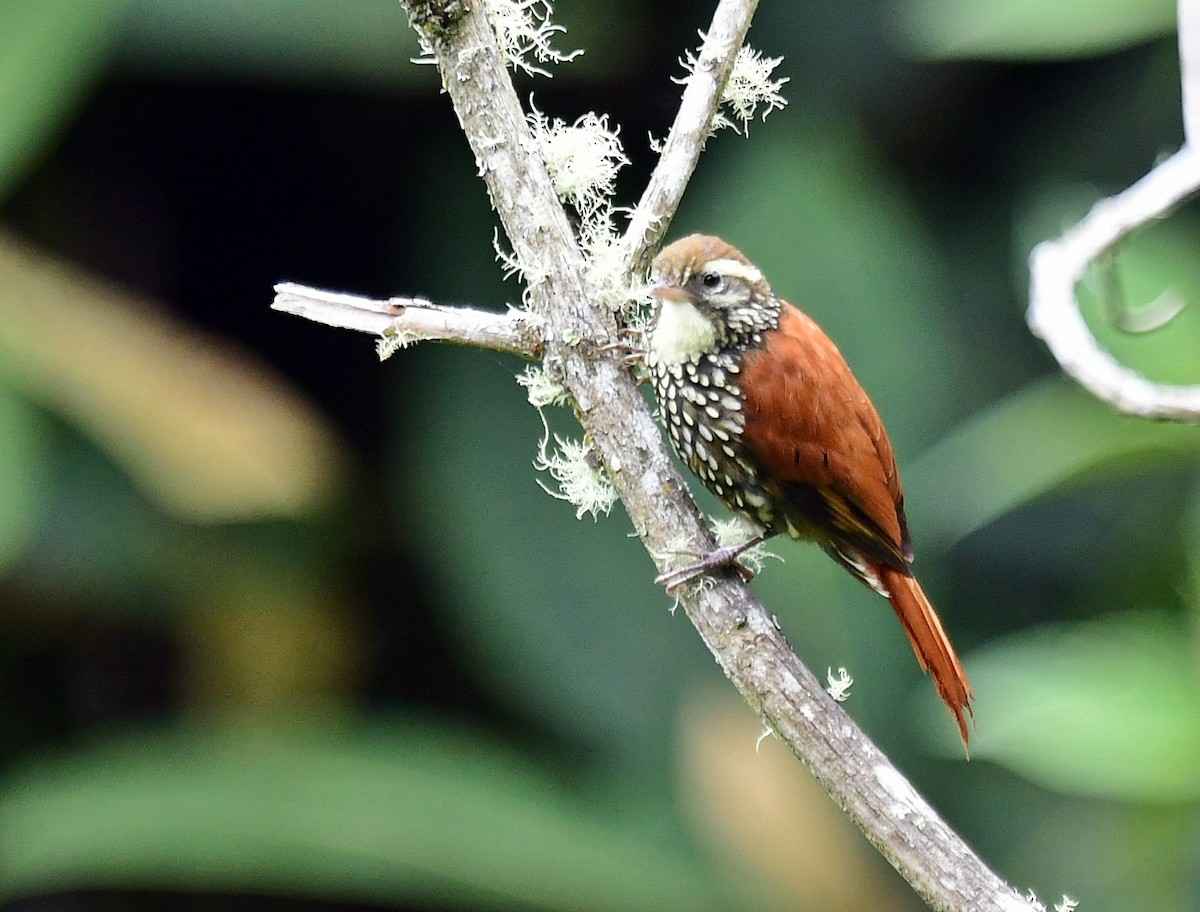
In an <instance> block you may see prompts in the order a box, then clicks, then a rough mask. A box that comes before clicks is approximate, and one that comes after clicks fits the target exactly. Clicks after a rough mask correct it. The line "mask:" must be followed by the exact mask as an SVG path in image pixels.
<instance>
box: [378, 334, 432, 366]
mask: <svg viewBox="0 0 1200 912" xmlns="http://www.w3.org/2000/svg"><path fill="white" fill-rule="evenodd" d="M421 339H422V336H420V335H418V334H417V333H414V332H408V331H406V330H401V329H390V330H387V331H385V332H384V334H383V335H382V336H380V337H379V338H378V339H376V340H375V354H377V355H378V356H379V360H380V361H386V360H387V359H388V358H390V357H391V356H392V355H394V354H396V352H398V351H400V350H401V349H402V348H408V347H409V346H410V345H413V344H414V343H417V342H420V341H421Z"/></svg>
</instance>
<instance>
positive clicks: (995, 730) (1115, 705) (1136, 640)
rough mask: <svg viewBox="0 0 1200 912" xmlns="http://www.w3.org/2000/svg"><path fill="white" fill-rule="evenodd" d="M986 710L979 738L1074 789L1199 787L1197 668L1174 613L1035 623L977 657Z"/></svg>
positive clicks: (1107, 793) (1163, 798) (1164, 792)
mask: <svg viewBox="0 0 1200 912" xmlns="http://www.w3.org/2000/svg"><path fill="white" fill-rule="evenodd" d="M971 679H972V683H973V684H974V686H975V689H976V691H977V692H978V693H979V694H981V695H982V696H981V697H980V700H979V702H978V704H977V705H976V713H977V715H978V717H979V719H980V720H981V724H980V726H979V729H978V731H977V732H976V735H975V737H974V739H973V740H972V744H971V755H972V757H973V758H975V759H980V760H990V761H993V762H995V763H999V764H1002V765H1004V766H1006V767H1008V768H1009V769H1012V770H1014V771H1016V772H1017V773H1020V774H1021V775H1023V776H1027V777H1028V778H1029V779H1030V780H1032V781H1033V782H1036V783H1039V784H1040V785H1042V786H1044V787H1046V788H1047V789H1050V790H1051V791H1054V792H1059V793H1062V794H1066V795H1081V796H1085V797H1091V798H1106V799H1113V800H1118V801H1130V802H1154V803H1157V802H1175V803H1185V802H1194V801H1195V800H1196V799H1197V798H1200V675H1198V674H1197V669H1196V644H1195V642H1194V640H1193V637H1192V636H1191V633H1190V631H1189V630H1188V629H1187V628H1186V627H1185V626H1184V625H1182V624H1181V623H1180V622H1179V621H1178V620H1177V619H1175V618H1172V617H1170V616H1169V615H1165V614H1162V613H1158V614H1130V615H1125V616H1115V617H1107V618H1104V619H1102V620H1097V621H1089V622H1086V623H1082V624H1076V625H1070V626H1059V627H1054V628H1038V629H1035V630H1032V631H1029V632H1026V633H1021V634H1017V635H1014V636H1012V637H1010V638H1009V639H1007V640H1004V641H1002V642H999V643H996V644H993V645H991V646H989V647H987V648H986V649H983V650H980V651H979V652H977V653H976V654H975V655H973V656H972V660H971Z"/></svg>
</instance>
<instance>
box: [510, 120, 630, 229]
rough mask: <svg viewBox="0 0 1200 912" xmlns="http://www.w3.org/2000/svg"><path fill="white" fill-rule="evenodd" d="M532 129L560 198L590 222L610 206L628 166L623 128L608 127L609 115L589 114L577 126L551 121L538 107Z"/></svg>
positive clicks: (577, 121)
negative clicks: (620, 173) (615, 186)
mask: <svg viewBox="0 0 1200 912" xmlns="http://www.w3.org/2000/svg"><path fill="white" fill-rule="evenodd" d="M529 127H530V129H531V130H533V135H534V137H535V138H536V139H537V142H538V145H539V146H540V147H541V150H542V157H543V158H544V159H545V161H546V168H547V170H548V171H549V172H550V179H551V180H552V181H553V182H554V189H555V191H557V193H558V195H559V198H560V199H562V200H563V201H565V202H568V203H570V204H571V205H572V206H574V207H575V209H576V211H577V212H578V213H579V215H580V217H581V218H582V219H583V220H584V221H585V222H587V221H589V220H590V219H592V218H593V217H595V216H596V215H597V214H598V213H599V212H600V211H601V210H602V209H603V208H604V207H605V206H606V205H607V203H608V198H609V197H610V196H611V195H612V192H613V182H614V181H615V180H616V177H617V172H618V171H620V170H621V168H622V167H623V166H625V165H627V164H629V159H628V158H626V157H625V150H624V149H623V148H622V147H621V137H620V135H619V134H620V129H619V128H616V129H612V128H610V127H609V126H608V116H607V115H603V114H596V113H595V112H593V111H589V112H588V113H587V114H584V115H583V116H582V117H580V118H579V119H578V120H576V121H575V123H573V124H568V123H566V122H564V121H561V120H559V119H558V118H555V119H554V120H550V119H548V118H547V117H546V115H544V114H543V113H542V112H541V111H539V110H538V109H537V108H533V109H532V110H531V111H530V113H529Z"/></svg>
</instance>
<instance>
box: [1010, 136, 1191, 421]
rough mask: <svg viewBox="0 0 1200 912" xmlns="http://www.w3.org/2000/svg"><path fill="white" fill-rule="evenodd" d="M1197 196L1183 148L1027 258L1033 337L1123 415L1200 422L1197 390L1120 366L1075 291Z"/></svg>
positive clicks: (1187, 153) (1188, 150)
mask: <svg viewBox="0 0 1200 912" xmlns="http://www.w3.org/2000/svg"><path fill="white" fill-rule="evenodd" d="M1198 190H1200V152H1198V151H1197V150H1196V149H1194V148H1192V147H1191V146H1184V147H1183V148H1182V149H1180V150H1179V151H1178V152H1177V153H1175V154H1174V155H1173V156H1171V157H1170V158H1169V159H1167V160H1166V161H1164V162H1163V163H1162V164H1160V165H1159V166H1158V167H1157V168H1155V169H1154V170H1153V171H1151V172H1150V173H1149V174H1147V175H1146V176H1145V177H1143V178H1142V179H1141V180H1139V181H1138V182H1137V183H1135V184H1133V185H1132V186H1131V187H1129V188H1128V189H1127V190H1125V191H1124V192H1122V193H1119V194H1117V195H1116V196H1113V197H1109V198H1108V199H1105V200H1101V201H1100V202H1098V203H1096V205H1095V206H1093V207H1092V210H1091V212H1089V213H1088V214H1087V215H1086V216H1085V217H1084V218H1083V220H1082V221H1080V222H1079V223H1078V224H1077V225H1075V226H1074V227H1073V228H1071V229H1070V230H1069V231H1067V232H1066V233H1065V234H1063V235H1062V237H1060V238H1057V239H1055V240H1053V241H1043V242H1042V243H1041V244H1038V246H1037V247H1035V248H1034V250H1033V253H1032V254H1031V255H1030V288H1029V313H1028V315H1027V317H1026V319H1027V320H1028V322H1029V327H1030V329H1032V330H1033V332H1034V334H1035V335H1038V336H1040V337H1041V338H1042V339H1044V340H1045V342H1046V344H1047V345H1048V346H1049V347H1050V351H1051V353H1052V354H1053V355H1054V357H1055V359H1057V361H1058V363H1059V364H1060V365H1062V368H1063V370H1065V371H1066V372H1067V373H1068V374H1070V375H1071V376H1072V377H1074V378H1075V379H1076V380H1078V381H1079V383H1080V384H1082V385H1083V386H1084V387H1086V388H1087V389H1088V390H1090V391H1091V392H1092V393H1093V394H1095V395H1096V396H1098V397H1099V398H1101V399H1103V400H1104V401H1105V402H1107V403H1109V404H1110V405H1112V406H1113V407H1114V408H1116V409H1118V410H1119V411H1122V412H1127V413H1129V414H1133V415H1140V416H1142V417H1144V418H1171V419H1175V420H1178V421H1200V386H1166V385H1162V384H1157V383H1152V382H1150V381H1149V380H1147V379H1146V378H1145V377H1143V376H1142V375H1141V374H1139V373H1137V372H1136V371H1134V370H1131V369H1130V368H1128V367H1125V366H1124V365H1123V364H1121V363H1120V362H1119V361H1117V359H1116V358H1114V357H1113V356H1112V355H1111V354H1109V353H1108V352H1107V351H1105V350H1104V349H1103V348H1102V347H1101V346H1100V343H1099V342H1097V341H1096V338H1095V336H1093V335H1092V331H1091V329H1089V328H1088V325H1087V323H1086V322H1085V321H1084V319H1083V314H1082V313H1081V312H1080V309H1079V302H1078V300H1077V299H1076V297H1075V289H1076V286H1078V284H1079V282H1080V281H1081V280H1082V278H1083V274H1084V272H1085V271H1086V270H1087V268H1088V266H1089V265H1091V263H1092V262H1093V261H1094V260H1095V259H1096V258H1097V257H1099V256H1101V255H1102V254H1104V253H1105V252H1107V251H1108V250H1111V249H1112V248H1113V247H1114V246H1115V245H1116V244H1117V243H1118V242H1119V241H1120V240H1121V239H1122V238H1123V237H1125V236H1126V235H1128V234H1129V233H1130V232H1132V231H1134V230H1136V229H1137V228H1140V227H1141V226H1143V225H1145V224H1147V223H1148V222H1151V221H1153V220H1154V219H1157V218H1161V217H1162V216H1164V215H1166V214H1167V213H1169V212H1170V211H1171V210H1172V209H1174V208H1175V207H1176V206H1178V205H1179V204H1180V203H1181V202H1183V201H1184V200H1186V199H1187V198H1188V197H1190V196H1192V195H1194V194H1195V193H1196V192H1197V191H1198ZM1198 306H1200V305H1198Z"/></svg>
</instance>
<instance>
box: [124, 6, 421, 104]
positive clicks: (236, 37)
mask: <svg viewBox="0 0 1200 912" xmlns="http://www.w3.org/2000/svg"><path fill="white" fill-rule="evenodd" d="M122 39H123V40H122V46H121V51H122V55H123V57H124V59H125V60H126V61H128V62H131V63H133V64H135V65H137V66H139V67H141V68H143V69H147V70H151V71H168V72H171V73H179V72H181V71H182V72H189V71H190V72H195V73H200V74H204V75H205V76H211V75H212V74H214V73H232V74H236V75H239V76H245V75H252V76H255V77H258V78H260V79H261V78H266V79H269V80H271V81H275V82H297V81H301V80H305V81H312V82H317V83H320V84H323V85H327V86H328V85H330V84H336V83H350V84H353V85H364V84H366V85H370V84H382V85H404V84H411V83H418V82H420V83H422V84H425V85H430V84H436V78H437V77H436V74H434V72H433V71H432V69H431V68H423V67H417V66H414V65H413V64H412V63H411V61H410V58H411V57H413V56H415V55H416V54H418V53H419V49H418V48H417V40H416V35H415V33H414V32H413V30H412V29H411V28H409V25H408V17H407V16H405V14H404V10H403V8H402V7H401V6H400V5H399V3H396V2H393V0H352V2H348V3H329V2H328V0H272V2H271V3H246V2H245V0H138V2H136V3H135V5H134V15H132V16H130V18H129V25H128V28H127V29H126V30H125V32H124V34H123V36H122Z"/></svg>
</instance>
